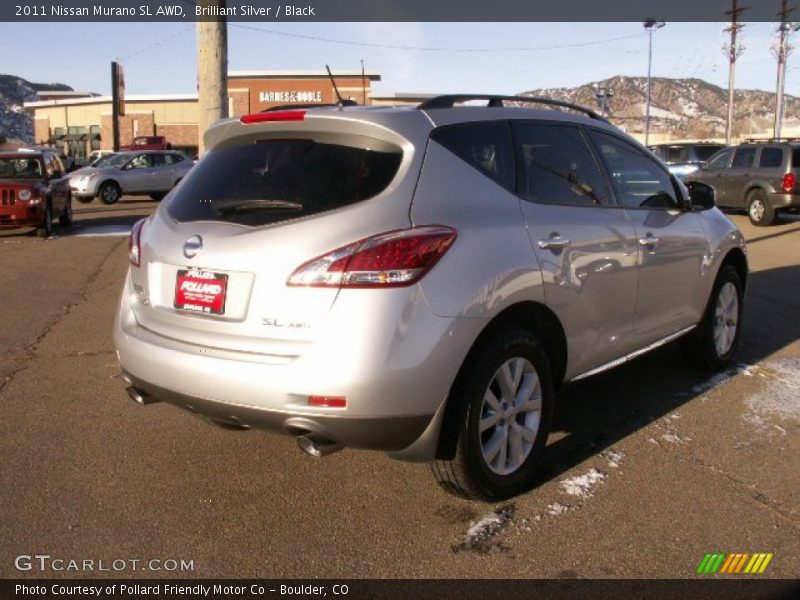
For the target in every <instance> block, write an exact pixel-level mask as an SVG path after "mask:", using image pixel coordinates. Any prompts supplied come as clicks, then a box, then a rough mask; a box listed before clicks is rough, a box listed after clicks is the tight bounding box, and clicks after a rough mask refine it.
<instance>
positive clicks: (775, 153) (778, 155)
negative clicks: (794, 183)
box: [758, 147, 783, 169]
mask: <svg viewBox="0 0 800 600" xmlns="http://www.w3.org/2000/svg"><path fill="white" fill-rule="evenodd" d="M758 166H759V167H761V168H762V169H764V168H770V167H781V166H783V148H775V147H766V148H762V149H761V156H759V158H758Z"/></svg>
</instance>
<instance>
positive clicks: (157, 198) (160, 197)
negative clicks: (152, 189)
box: [150, 192, 166, 202]
mask: <svg viewBox="0 0 800 600" xmlns="http://www.w3.org/2000/svg"><path fill="white" fill-rule="evenodd" d="M164 196H166V194H165V193H164V192H158V193H157V194H150V197H151V198H152V199H153V200H155V201H156V202H161V201H162V200H163V199H164Z"/></svg>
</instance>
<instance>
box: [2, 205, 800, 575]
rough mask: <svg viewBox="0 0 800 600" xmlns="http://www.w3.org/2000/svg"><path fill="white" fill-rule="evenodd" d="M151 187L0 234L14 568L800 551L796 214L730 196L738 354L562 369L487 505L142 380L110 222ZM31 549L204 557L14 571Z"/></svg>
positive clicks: (621, 562)
mask: <svg viewBox="0 0 800 600" xmlns="http://www.w3.org/2000/svg"><path fill="white" fill-rule="evenodd" d="M155 206H156V203H155V202H151V201H149V200H148V201H136V200H133V199H125V200H124V201H123V202H121V203H120V204H118V205H116V206H113V207H106V206H102V205H100V204H98V203H97V201H95V202H93V203H92V204H89V205H76V211H75V212H76V224H75V226H73V227H72V228H71V229H69V230H67V231H61V232H59V234H60V235H59V237H58V238H57V239H53V240H41V239H38V238H36V237H34V236H31V235H25V234H20V233H9V232H5V233H1V234H0V273H2V279H0V456H2V457H3V460H2V461H0V480H1V481H2V485H0V506H2V507H3V509H2V511H0V531H2V535H0V577H77V576H80V575H81V574H83V575H90V576H98V577H100V576H105V575H113V576H134V575H135V576H140V577H163V576H173V575H175V576H181V577H202V578H216V577H242V578H247V577H297V578H307V577H332V578H340V577H481V578H507V577H600V578H606V577H640V578H650V577H656V578H661V577H697V575H695V570H696V569H697V566H698V564H699V563H700V561H701V560H702V559H703V557H704V555H705V554H706V553H717V552H724V553H772V554H773V555H774V556H773V558H772V560H771V562H770V563H769V565H768V568H767V569H766V570H765V572H764V574H763V575H759V576H761V577H797V575H798V573H800V503H798V490H800V220H797V219H787V218H784V220H782V221H781V222H780V224H779V225H777V226H774V227H770V228H755V227H752V226H751V225H750V224H749V222H748V221H747V219H746V217H743V216H732V217H731V218H732V219H733V220H734V221H735V222H736V224H737V225H738V226H739V227H740V228H741V229H742V231H743V232H744V233H745V235H746V237H747V238H748V241H749V251H750V265H751V271H752V272H751V278H750V289H749V292H748V297H747V302H746V312H745V325H744V331H743V338H742V344H741V348H740V352H739V357H738V362H739V364H738V366H736V367H735V368H733V369H731V370H730V371H728V372H725V373H721V374H718V375H715V376H711V377H710V376H709V375H708V374H705V373H701V372H698V371H695V370H693V369H691V368H689V367H687V366H685V365H684V363H683V362H682V360H681V357H680V355H679V352H678V350H677V348H675V347H672V346H671V347H667V348H664V349H662V350H660V351H658V352H656V353H653V354H650V355H648V356H645V357H643V358H641V359H639V360H637V361H635V362H633V363H631V364H629V365H626V366H624V367H622V368H620V369H617V370H616V371H613V372H609V373H605V374H602V375H600V376H597V377H595V378H592V379H590V380H585V381H583V382H581V383H579V384H575V385H573V386H571V387H568V388H567V389H565V390H564V391H563V392H562V393H561V394H560V395H559V397H558V403H557V408H556V420H555V424H554V432H553V434H552V435H551V438H550V441H549V448H548V457H549V465H550V466H549V469H548V470H547V471H546V472H545V473H543V474H542V477H541V483H540V485H539V486H538V487H537V488H536V489H534V490H532V491H531V492H529V493H527V494H525V495H524V496H521V497H519V498H516V499H514V500H512V501H510V502H507V503H503V504H497V505H489V504H483V503H476V502H467V501H462V500H458V499H455V498H452V497H450V496H448V495H446V494H445V493H444V492H442V491H440V490H439V488H438V487H437V486H436V484H435V482H434V480H433V478H432V477H431V476H430V474H429V472H428V469H427V467H426V466H424V465H415V464H406V463H400V462H395V461H392V460H390V459H389V458H387V457H385V456H383V455H382V454H378V453H368V452H355V451H344V452H340V453H338V454H334V455H332V456H329V457H327V458H325V459H323V460H315V459H313V458H310V457H308V456H306V455H305V454H302V453H301V452H300V451H299V450H298V449H297V447H296V445H295V443H294V441H293V440H291V439H289V438H285V437H278V436H270V435H267V434H262V433H259V432H253V431H249V432H235V431H228V430H224V429H221V428H217V427H212V426H209V425H207V424H205V423H203V422H201V421H199V420H197V419H193V418H191V417H190V416H189V415H188V414H186V413H184V412H182V411H179V410H177V409H175V408H172V407H170V406H167V405H161V404H157V405H153V406H148V407H145V408H142V407H139V406H137V405H135V404H134V403H133V402H131V401H130V400H129V399H128V397H127V395H126V394H125V392H124V387H125V386H124V383H123V382H122V381H121V380H120V378H119V376H118V367H117V363H116V358H115V356H114V353H113V350H112V345H111V327H112V321H113V317H114V313H115V307H116V302H117V299H118V294H119V291H120V286H121V284H122V280H123V276H124V272H125V269H126V266H127V238H126V237H124V235H119V234H120V233H124V230H125V228H126V227H129V226H130V224H131V223H133V222H134V221H135V220H136V219H138V218H140V217H141V216H144V215H147V214H149V212H150V211H152V210H153V209H154V208H155ZM37 553H38V554H47V555H51V556H52V557H60V558H63V559H76V560H78V559H79V560H84V559H93V560H104V561H106V562H107V563H110V562H111V561H112V560H115V559H126V560H128V559H162V560H165V559H175V560H181V559H186V560H191V561H193V570H192V571H187V572H176V573H172V572H164V571H163V570H162V571H143V572H135V571H131V570H125V571H122V572H112V573H103V572H94V573H76V572H74V571H72V572H69V571H46V572H42V571H41V570H38V569H36V568H34V569H32V570H30V571H22V572H21V571H18V570H17V568H16V567H15V558H16V557H17V556H19V555H33V554H37ZM704 577H712V576H710V575H705V576H704ZM722 577H726V576H722ZM731 577H735V576H731ZM749 577H754V576H752V575H750V576H749Z"/></svg>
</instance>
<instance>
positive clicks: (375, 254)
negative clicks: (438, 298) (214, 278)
mask: <svg viewBox="0 0 800 600" xmlns="http://www.w3.org/2000/svg"><path fill="white" fill-rule="evenodd" d="M457 235H458V233H457V232H456V230H455V229H453V228H451V227H443V226H439V225H429V226H424V227H413V228H411V229H401V230H399V231H390V232H388V233H382V234H379V235H376V236H373V237H371V238H367V239H365V240H361V241H358V242H354V243H352V244H349V245H347V246H344V247H342V248H338V249H336V250H333V251H332V252H329V253H327V254H323V255H322V256H319V257H317V258H315V259H313V260H310V261H308V262H307V263H305V264H303V265H301V266H300V267H298V268H297V269H296V270H295V272H294V273H292V275H291V276H290V277H289V280H288V281H287V282H286V283H287V285H290V286H311V287H337V288H338V287H351V288H381V287H402V286H406V285H411V284H413V283H416V282H417V281H419V280H420V279H422V277H423V276H424V275H425V274H426V273H427V272H428V271H430V270H431V269H432V268H433V266H434V265H435V264H436V263H437V262H438V261H439V259H440V258H442V256H444V253H445V252H447V250H448V249H449V248H450V246H452V245H453V242H454V241H455V239H456V236H457Z"/></svg>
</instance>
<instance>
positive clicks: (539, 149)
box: [514, 122, 612, 206]
mask: <svg viewBox="0 0 800 600" xmlns="http://www.w3.org/2000/svg"><path fill="white" fill-rule="evenodd" d="M514 132H515V135H516V139H517V144H518V146H517V155H518V157H519V158H518V161H519V186H518V189H519V194H520V196H522V197H523V198H525V199H526V200H531V201H533V202H539V203H542V204H573V205H586V206H592V205H609V204H612V202H611V199H610V194H609V191H608V186H607V184H606V181H605V179H604V178H603V175H602V173H601V172H600V169H599V167H598V165H597V162H596V161H595V158H594V156H593V155H592V152H591V150H590V149H589V146H588V145H587V143H586V140H585V139H584V137H583V134H582V133H581V131H580V129H578V128H577V127H574V126H569V125H551V124H544V123H524V122H523V123H515V124H514Z"/></svg>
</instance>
